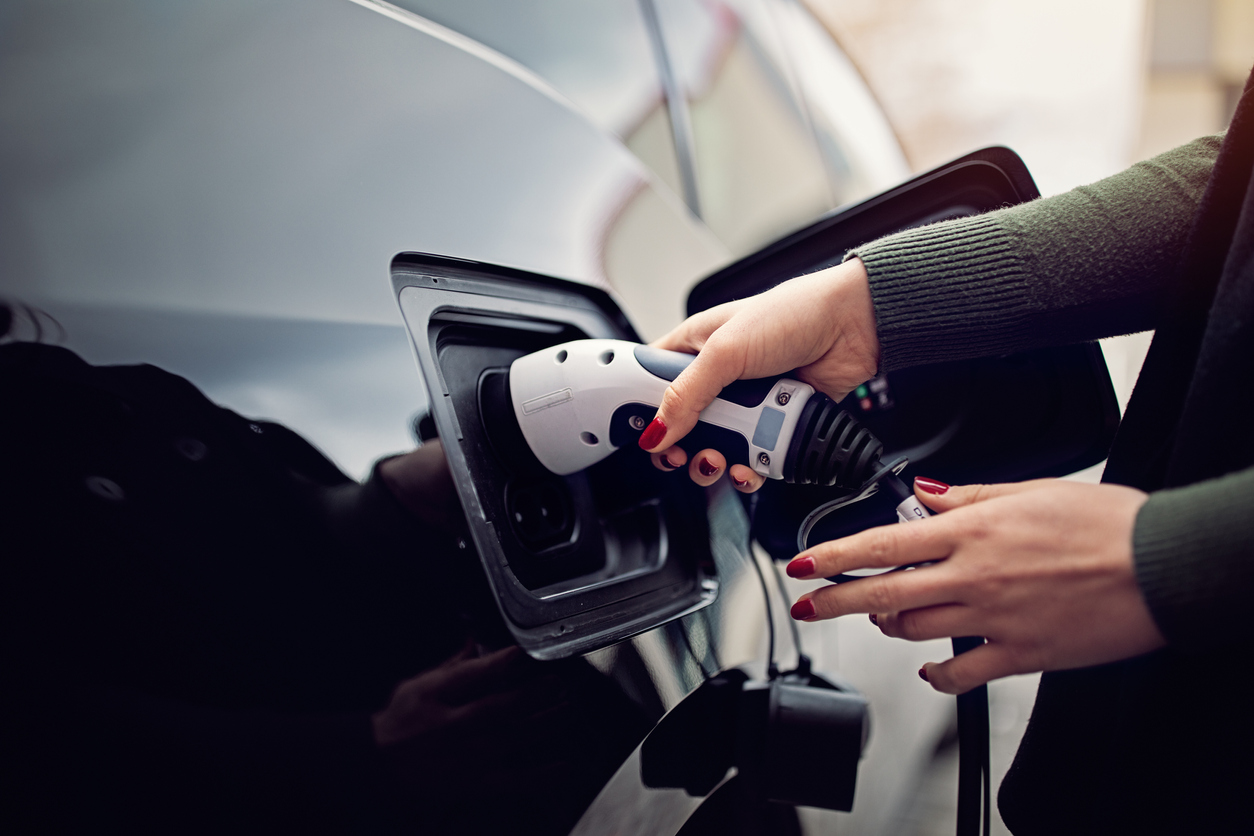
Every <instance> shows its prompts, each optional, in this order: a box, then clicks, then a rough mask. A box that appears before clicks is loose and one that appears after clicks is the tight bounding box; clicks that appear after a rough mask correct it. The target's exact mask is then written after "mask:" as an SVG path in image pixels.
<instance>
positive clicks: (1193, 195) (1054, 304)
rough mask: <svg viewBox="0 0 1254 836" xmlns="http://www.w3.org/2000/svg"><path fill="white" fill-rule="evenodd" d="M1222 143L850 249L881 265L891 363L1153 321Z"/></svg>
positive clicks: (886, 366) (1209, 142)
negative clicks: (1079, 185) (1033, 199)
mask: <svg viewBox="0 0 1254 836" xmlns="http://www.w3.org/2000/svg"><path fill="white" fill-rule="evenodd" d="M1221 140H1222V136H1211V137H1203V138H1201V139H1198V140H1195V141H1193V142H1191V143H1189V144H1188V145H1184V146H1181V147H1180V148H1176V149H1174V150H1172V151H1168V152H1166V153H1165V154H1161V155H1159V156H1157V157H1154V158H1152V159H1149V160H1146V161H1144V162H1140V163H1137V164H1136V165H1134V166H1132V167H1131V168H1129V169H1127V170H1126V171H1123V172H1121V173H1119V174H1116V175H1114V176H1112V177H1109V178H1107V179H1105V180H1101V181H1099V182H1097V183H1094V184H1092V185H1088V186H1081V187H1079V188H1076V189H1073V190H1072V191H1069V192H1066V193H1064V194H1060V195H1056V196H1054V197H1049V198H1042V199H1039V200H1035V201H1031V202H1029V203H1026V204H1021V205H1018V206H1012V207H1007V208H1005V209H1000V210H997V211H994V212H989V213H986V214H983V215H977V216H974V217H969V218H960V219H957V220H953V221H945V222H941V223H937V224H932V225H930V226H925V227H920V228H917V229H911V230H906V231H904V232H900V233H897V234H895V235H891V236H888V237H886V238H882V239H879V240H878V241H874V242H871V243H869V244H866V245H863V246H861V247H858V248H856V249H854V250H852V251H851V252H850V253H849V254H848V255H847V256H846V258H851V257H853V256H857V257H859V258H861V259H862V261H863V263H864V264H865V265H866V269H867V273H868V275H869V276H870V281H871V296H872V299H873V300H874V304H875V315H876V324H877V330H878V333H879V339H880V350H881V369H882V370H884V371H892V370H893V369H898V368H903V367H906V366H913V365H921V364H923V363H934V362H939V361H943V360H957V359H963V358H970V357H987V356H991V355H997V354H1004V353H1009V352H1013V351H1020V350H1024V349H1028V348H1037V347H1042V346H1046V345H1061V344H1066V343H1072V342H1083V341H1086V340H1092V339H1097V338H1100V337H1107V336H1113V335H1115V334H1126V333H1133V332H1136V331H1144V330H1148V329H1151V328H1154V327H1155V324H1156V323H1155V318H1156V310H1155V309H1156V306H1157V300H1158V297H1159V294H1160V293H1161V291H1162V290H1163V289H1164V288H1165V286H1166V285H1167V284H1168V282H1169V280H1170V277H1171V275H1172V273H1173V270H1174V267H1175V264H1176V261H1177V259H1178V257H1179V254H1180V251H1181V250H1182V248H1183V246H1184V243H1185V239H1186V237H1187V235H1188V232H1189V225H1190V222H1191V220H1192V218H1193V215H1194V213H1195V211H1196V209H1197V206H1198V204H1199V202H1200V201H1201V198H1202V194H1203V192H1204V190H1205V187H1206V182H1207V179H1208V178H1209V176H1210V171H1211V168H1212V167H1213V165H1214V162H1215V158H1216V155H1217V154H1218V152H1219V145H1220V142H1221Z"/></svg>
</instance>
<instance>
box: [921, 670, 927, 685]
mask: <svg viewBox="0 0 1254 836" xmlns="http://www.w3.org/2000/svg"><path fill="white" fill-rule="evenodd" d="M919 679H922V680H923V681H924V682H927V668H919Z"/></svg>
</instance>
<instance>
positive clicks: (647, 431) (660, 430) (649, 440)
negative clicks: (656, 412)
mask: <svg viewBox="0 0 1254 836" xmlns="http://www.w3.org/2000/svg"><path fill="white" fill-rule="evenodd" d="M663 438H666V424H664V423H663V422H662V419H661V418H654V419H653V423H651V424H649V426H647V427H645V428H644V432H643V433H641V435H640V449H641V450H652V449H653V448H654V447H656V446H658V445H659V444H661V443H662V439H663Z"/></svg>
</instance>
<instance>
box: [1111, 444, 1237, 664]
mask: <svg viewBox="0 0 1254 836" xmlns="http://www.w3.org/2000/svg"><path fill="white" fill-rule="evenodd" d="M1252 502H1254V468H1252V469H1249V470H1243V471H1240V472H1238V473H1234V474H1230V475H1228V476H1224V477H1222V478H1219V479H1210V480H1207V481H1205V482H1198V483H1197V484H1194V485H1189V486H1187V487H1184V488H1174V489H1169V490H1162V491H1157V492H1155V493H1153V494H1151V495H1150V498H1149V500H1148V501H1147V502H1146V503H1145V504H1144V505H1142V506H1141V510H1140V512H1139V513H1138V514H1137V518H1136V527H1135V529H1134V532H1133V552H1134V554H1135V556H1136V573H1137V582H1138V583H1139V584H1140V587H1141V592H1142V594H1143V595H1144V596H1145V601H1146V603H1147V604H1148V605H1149V609H1150V613H1151V614H1152V615H1153V616H1154V621H1155V622H1156V623H1157V624H1158V628H1159V629H1160V630H1162V633H1163V635H1164V636H1166V638H1167V640H1168V641H1170V642H1172V643H1173V644H1179V645H1185V646H1188V645H1196V646H1202V645H1214V644H1216V643H1220V642H1225V641H1233V640H1235V639H1238V638H1244V637H1246V636H1248V635H1249V634H1250V625H1249V616H1248V611H1249V602H1250V595H1251V594H1252V593H1254V514H1251V513H1250V506H1251V503H1252Z"/></svg>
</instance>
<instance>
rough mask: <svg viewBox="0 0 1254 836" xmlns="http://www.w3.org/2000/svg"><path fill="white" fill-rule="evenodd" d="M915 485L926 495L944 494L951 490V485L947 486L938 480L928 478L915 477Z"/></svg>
mask: <svg viewBox="0 0 1254 836" xmlns="http://www.w3.org/2000/svg"><path fill="white" fill-rule="evenodd" d="M914 484H915V486H916V487H918V489H919V490H921V491H923V492H924V493H931V494H942V493H944V492H945V491H947V490H949V485H946V484H945V483H944V482H942V481H940V480H938V479H929V478H927V477H926V476H916V477H914Z"/></svg>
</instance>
